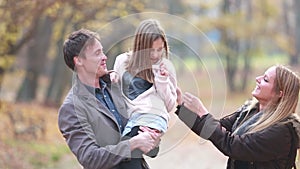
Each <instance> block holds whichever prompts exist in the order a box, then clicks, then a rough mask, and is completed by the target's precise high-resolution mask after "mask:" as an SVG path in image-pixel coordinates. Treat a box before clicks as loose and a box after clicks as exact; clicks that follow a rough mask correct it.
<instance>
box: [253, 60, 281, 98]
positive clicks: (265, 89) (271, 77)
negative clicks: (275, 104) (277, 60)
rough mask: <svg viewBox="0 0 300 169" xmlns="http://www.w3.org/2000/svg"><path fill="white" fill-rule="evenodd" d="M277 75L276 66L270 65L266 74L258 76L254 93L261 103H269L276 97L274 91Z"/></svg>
mask: <svg viewBox="0 0 300 169" xmlns="http://www.w3.org/2000/svg"><path fill="white" fill-rule="evenodd" d="M275 77H276V67H275V66H273V67H270V68H269V69H268V70H267V71H266V72H265V74H264V75H262V76H258V77H256V88H255V89H254V90H253V91H252V95H253V97H255V98H256V99H257V100H258V101H259V102H260V103H262V102H264V103H268V102H269V101H271V100H272V99H273V98H274V97H276V93H275V91H274V83H275Z"/></svg>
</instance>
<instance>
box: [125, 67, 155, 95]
mask: <svg viewBox="0 0 300 169" xmlns="http://www.w3.org/2000/svg"><path fill="white" fill-rule="evenodd" d="M122 84H123V87H122V90H123V93H124V94H125V96H126V97H128V98H129V99H130V100H133V99H135V98H137V97H138V96H139V95H140V94H142V93H144V92H145V91H146V90H148V89H149V88H150V87H152V86H153V83H150V82H148V81H147V80H144V79H142V78H139V77H135V76H132V75H131V74H130V73H129V72H127V71H126V72H125V73H124V74H123V77H122Z"/></svg>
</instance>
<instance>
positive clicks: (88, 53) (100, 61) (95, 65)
mask: <svg viewBox="0 0 300 169" xmlns="http://www.w3.org/2000/svg"><path fill="white" fill-rule="evenodd" d="M84 53H85V58H81V63H82V65H81V66H82V70H83V71H84V72H85V73H86V74H90V75H94V76H96V78H99V77H102V76H104V75H105V74H106V72H107V67H106V60H107V57H106V55H105V54H104V53H103V47H102V45H101V43H100V42H99V41H98V40H96V39H95V42H94V43H93V44H91V45H89V46H87V48H86V49H85V51H84Z"/></svg>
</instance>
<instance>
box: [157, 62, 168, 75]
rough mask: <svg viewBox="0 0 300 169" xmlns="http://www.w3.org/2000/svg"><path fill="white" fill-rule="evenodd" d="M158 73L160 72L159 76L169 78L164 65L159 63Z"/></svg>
mask: <svg viewBox="0 0 300 169" xmlns="http://www.w3.org/2000/svg"><path fill="white" fill-rule="evenodd" d="M159 71H160V75H162V76H169V71H168V69H167V67H166V65H165V64H164V63H160V65H159Z"/></svg>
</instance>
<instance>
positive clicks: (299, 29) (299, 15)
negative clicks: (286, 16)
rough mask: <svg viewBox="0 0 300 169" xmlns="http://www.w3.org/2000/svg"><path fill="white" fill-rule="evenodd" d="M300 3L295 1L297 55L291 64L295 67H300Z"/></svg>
mask: <svg viewBox="0 0 300 169" xmlns="http://www.w3.org/2000/svg"><path fill="white" fill-rule="evenodd" d="M299 9H300V1H299V0H294V12H295V18H296V26H295V34H296V36H295V50H296V51H295V55H294V56H291V57H290V64H291V65H293V66H295V65H299V57H300V10H299Z"/></svg>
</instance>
